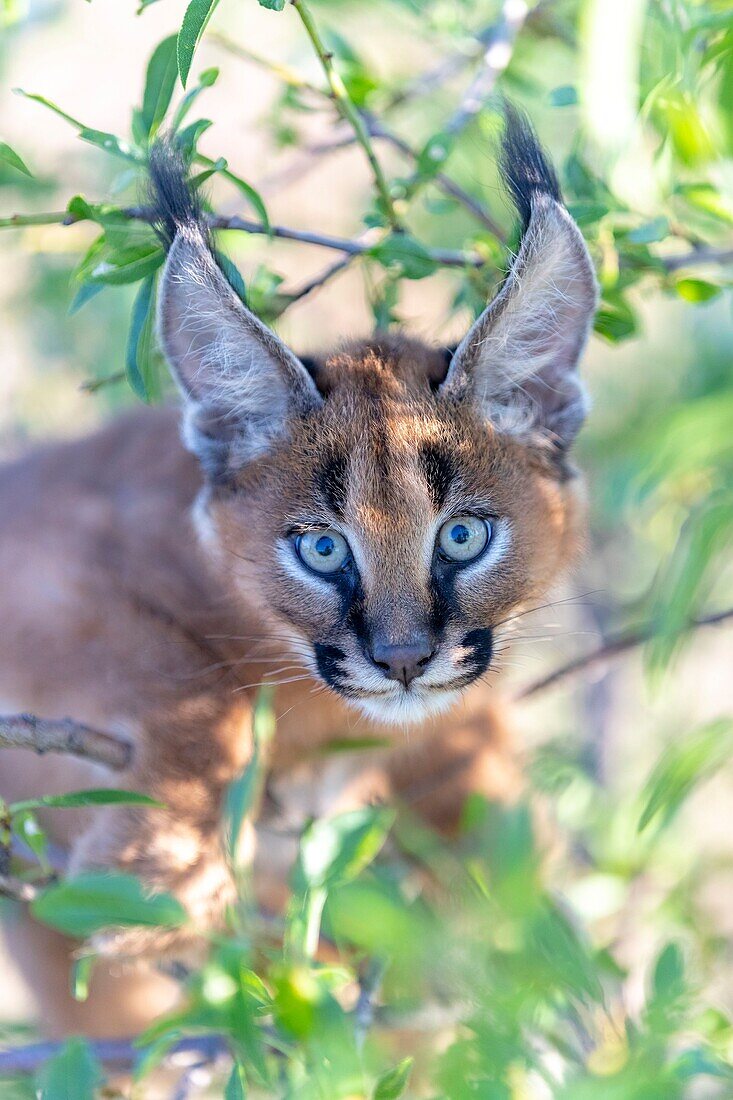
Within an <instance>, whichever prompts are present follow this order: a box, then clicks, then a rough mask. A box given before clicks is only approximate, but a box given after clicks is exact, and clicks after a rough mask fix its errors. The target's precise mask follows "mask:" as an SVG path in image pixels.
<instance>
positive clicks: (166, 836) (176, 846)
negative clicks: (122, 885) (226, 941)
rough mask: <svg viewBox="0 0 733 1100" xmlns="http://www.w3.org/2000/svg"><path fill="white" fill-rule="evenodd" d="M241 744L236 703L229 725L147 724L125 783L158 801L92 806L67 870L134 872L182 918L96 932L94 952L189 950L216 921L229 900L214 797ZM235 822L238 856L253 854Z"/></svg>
mask: <svg viewBox="0 0 733 1100" xmlns="http://www.w3.org/2000/svg"><path fill="white" fill-rule="evenodd" d="M243 727H244V728H243ZM250 744H251V734H250V729H249V725H248V723H243V722H242V714H241V710H240V714H239V721H238V722H237V723H236V729H233V728H232V722H231V720H230V719H227V721H226V722H225V723H223V724H221V723H220V724H218V725H217V726H212V725H209V726H208V727H206V726H203V727H202V726H197V727H196V728H195V729H192V728H186V727H185V726H183V725H182V724H180V723H178V724H176V725H175V726H173V725H172V726H170V727H168V728H167V729H166V733H165V737H164V738H161V736H160V733H158V735H157V736H156V735H155V731H154V730H152V729H151V730H149V731H148V732H147V734H146V737H145V739H144V740H142V741H141V742H140V745H139V749H138V751H137V754H136V759H135V762H134V765H133V768H132V769H131V771H130V773H129V774H127V775H126V776H125V777H124V786H125V787H129V788H130V789H131V790H135V791H141V792H143V793H145V794H149V795H150V796H151V797H152V798H154V799H156V800H157V801H159V802H160V803H161V806H160V807H147V806H124V807H123V806H120V807H116V806H109V807H104V808H100V809H99V810H98V811H97V812H96V814H95V815H94V817H93V819H92V821H91V823H90V826H89V828H88V829H87V830H86V832H85V833H84V834H82V836H80V837H79V839H78V840H77V842H76V843H75V845H74V847H73V849H72V853H71V859H70V865H69V873H70V874H72V875H73V874H78V873H81V872H83V871H88V870H115V871H122V872H126V873H128V874H132V875H135V876H137V877H138V878H139V879H140V880H141V881H142V882H143V883H144V884H145V886H146V887H147V888H149V889H150V890H151V891H153V892H156V893H158V892H167V893H170V894H172V895H173V896H174V897H176V898H177V899H178V900H179V901H180V902H181V904H182V905H183V906H184V908H185V909H186V911H187V913H188V915H189V918H190V919H189V921H188V922H187V924H186V925H185V926H184V927H182V928H180V929H162V928H161V929H147V928H133V929H124V930H121V931H111V932H109V933H105V934H103V935H102V936H99V937H97V940H96V941H95V947H96V948H97V949H98V950H101V951H103V952H104V953H107V954H124V955H135V956H140V955H160V954H169V955H170V954H175V955H177V956H179V957H181V956H184V955H185V956H187V957H190V956H191V955H192V953H193V952H194V951H195V949H196V948H197V947H198V950H199V951H200V950H201V948H202V947H203V945H204V943H205V940H204V938H203V937H202V933H204V934H205V933H207V932H210V931H212V930H215V929H217V928H221V927H222V925H223V922H224V916H225V912H226V909H227V906H229V905H230V904H232V903H233V902H234V901H235V900H236V889H235V884H234V880H233V877H232V871H231V868H230V865H229V862H228V859H227V856H226V853H225V849H224V843H223V827H222V812H223V805H224V799H225V795H226V791H227V788H228V786H229V783H230V782H231V781H232V779H233V778H234V777H235V776H236V775H237V774H238V773H239V771H240V770H241V768H242V767H243V766H244V764H245V763H246V759H247V755H248V753H249V752H250V751H251V750H250ZM243 829H244V830H246V831H245V834H244V836H243V837H241V838H240V842H239V844H238V858H241V859H245V860H246V859H247V858H248V857H251V854H252V827H251V824H250V823H248V822H247V823H245V825H244V826H243Z"/></svg>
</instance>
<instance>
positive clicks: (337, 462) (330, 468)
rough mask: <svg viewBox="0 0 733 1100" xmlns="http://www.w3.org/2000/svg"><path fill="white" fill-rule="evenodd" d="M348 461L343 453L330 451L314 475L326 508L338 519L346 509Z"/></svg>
mask: <svg viewBox="0 0 733 1100" xmlns="http://www.w3.org/2000/svg"><path fill="white" fill-rule="evenodd" d="M348 461H349V460H348V456H347V455H346V454H345V453H344V452H339V451H332V452H331V454H330V455H329V456H328V458H327V459H326V461H325V462H324V463H323V465H322V466H321V467H320V469H319V470H318V473H317V475H316V476H317V479H318V487H319V489H320V491H321V493H322V494H323V496H324V498H325V501H326V503H327V505H328V507H329V508H330V509H331V511H332V512H333V513H334V515H336V516H338V517H339V519H342V518H343V514H344V509H345V507H346V493H347V484H348V480H347V472H348Z"/></svg>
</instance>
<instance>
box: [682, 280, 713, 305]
mask: <svg viewBox="0 0 733 1100" xmlns="http://www.w3.org/2000/svg"><path fill="white" fill-rule="evenodd" d="M674 288H675V290H676V291H677V293H678V294H679V296H680V298H684V300H685V301H686V302H709V301H710V300H711V298H717V297H718V296H719V294H720V293H721V291H722V288H721V287H719V286H716V285H715V283H708V282H706V281H705V280H704V279H678V280H677V282H676V283H675V284H674Z"/></svg>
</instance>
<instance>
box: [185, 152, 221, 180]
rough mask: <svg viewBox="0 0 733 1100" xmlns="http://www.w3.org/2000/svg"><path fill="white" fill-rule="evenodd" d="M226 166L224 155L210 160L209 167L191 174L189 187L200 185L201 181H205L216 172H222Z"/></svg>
mask: <svg viewBox="0 0 733 1100" xmlns="http://www.w3.org/2000/svg"><path fill="white" fill-rule="evenodd" d="M226 166H227V162H226V160H225V159H224V157H219V158H218V160H215V161H212V164H211V168H206V169H205V170H204V171H203V172H199V173H197V175H195V176H191V179H190V180H189V185H190V186H191V187H200V186H201V184H202V183H206V181H207V179H209V178H210V177H211V176H214V175H216V173H217V172H222V171H223V170H224V169H225V168H226Z"/></svg>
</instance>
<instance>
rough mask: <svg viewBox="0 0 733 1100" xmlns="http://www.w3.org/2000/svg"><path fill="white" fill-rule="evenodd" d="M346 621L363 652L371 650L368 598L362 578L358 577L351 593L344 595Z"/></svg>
mask: <svg viewBox="0 0 733 1100" xmlns="http://www.w3.org/2000/svg"><path fill="white" fill-rule="evenodd" d="M344 597H345V602H344V620H345V622H346V626H347V627H348V629H349V630H353V632H354V634H355V636H356V639H357V641H358V642H359V645H360V646H361V648H362V650H363V651H364V652H365V653H367V652H368V650H369V642H370V631H369V625H368V623H367V617H366V598H365V596H364V589H363V588H362V586H361V578H360V577H357V578H356V580H355V583H354V584H353V586H352V588H351V591H350V592H349V593H348V594H347V593H344Z"/></svg>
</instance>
